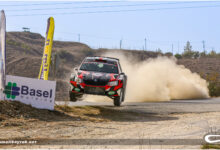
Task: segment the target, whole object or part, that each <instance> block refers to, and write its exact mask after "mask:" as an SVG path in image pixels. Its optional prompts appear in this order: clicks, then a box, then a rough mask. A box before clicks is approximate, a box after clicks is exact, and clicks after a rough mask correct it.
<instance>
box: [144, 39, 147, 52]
mask: <svg viewBox="0 0 220 150" xmlns="http://www.w3.org/2000/svg"><path fill="white" fill-rule="evenodd" d="M144 46H145V51H147V39H146V38H145V39H144Z"/></svg>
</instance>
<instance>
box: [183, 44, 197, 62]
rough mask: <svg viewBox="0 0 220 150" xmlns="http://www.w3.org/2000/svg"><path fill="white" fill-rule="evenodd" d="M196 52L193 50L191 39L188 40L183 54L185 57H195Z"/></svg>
mask: <svg viewBox="0 0 220 150" xmlns="http://www.w3.org/2000/svg"><path fill="white" fill-rule="evenodd" d="M193 55H194V52H193V50H192V46H191V44H190V42H189V41H187V42H186V46H185V47H184V52H183V54H182V56H183V57H185V58H193Z"/></svg>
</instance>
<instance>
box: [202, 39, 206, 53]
mask: <svg viewBox="0 0 220 150" xmlns="http://www.w3.org/2000/svg"><path fill="white" fill-rule="evenodd" d="M202 47H203V52H204V53H206V51H205V41H204V40H203V41H202Z"/></svg>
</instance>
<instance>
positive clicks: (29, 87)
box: [4, 75, 56, 110]
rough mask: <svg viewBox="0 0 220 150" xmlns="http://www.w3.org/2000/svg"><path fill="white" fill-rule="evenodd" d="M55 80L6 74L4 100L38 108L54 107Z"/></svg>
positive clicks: (51, 108)
mask: <svg viewBox="0 0 220 150" xmlns="http://www.w3.org/2000/svg"><path fill="white" fill-rule="evenodd" d="M55 92H56V81H48V80H39V79H33V78H25V77H18V76H11V75H6V86H5V91H4V93H5V100H12V101H14V100H16V101H20V102H22V103H25V104H29V105H31V106H33V107H36V108H40V109H50V110H53V109H54V101H55Z"/></svg>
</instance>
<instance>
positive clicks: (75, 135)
mask: <svg viewBox="0 0 220 150" xmlns="http://www.w3.org/2000/svg"><path fill="white" fill-rule="evenodd" d="M58 103H59V104H63V102H57V104H58ZM68 105H69V106H71V107H73V108H77V107H80V108H81V107H86V106H91V107H92V108H93V107H94V108H96V109H97V108H98V109H100V110H101V111H100V114H99V117H102V118H105V119H107V120H108V121H95V122H93V121H89V120H77V121H76V120H71V118H70V119H68V120H60V119H57V120H54V121H37V122H35V121H33V122H30V123H28V125H26V126H24V127H10V128H9V127H7V128H0V135H1V138H3V137H4V138H10V137H16V138H21V139H22V138H32V139H41V140H42V139H51V140H52V141H48V140H46V141H47V142H46V143H44V144H43V145H32V148H87V149H88V148H89V149H95V148H99V149H100V148H101V149H103V148H129V149H144V148H159V149H161V148H187V149H189V148H201V145H202V142H203V137H204V135H205V134H207V133H208V132H210V131H220V119H219V118H220V98H212V99H206V100H173V101H169V102H148V103H124V104H123V106H122V107H113V104H112V103H111V102H102V103H91V102H85V101H80V102H76V103H72V102H70V103H68ZM89 108H90V107H89ZM88 111H90V110H88ZM104 111H105V112H106V111H110V112H111V114H110V115H107V116H106V115H105V114H104ZM102 113H103V114H102ZM122 113H123V114H127V116H122V117H118V116H120V115H121V114H122ZM134 113H135V114H134ZM114 115H116V116H114ZM88 116H89V117H94V114H93V115H91V114H88ZM116 118H117V119H116ZM54 139H56V140H57V142H56V141H53V140H54ZM62 140H63V141H62ZM59 142H60V143H59ZM0 147H1V145H0ZM7 147H9V148H29V146H26V145H14V146H4V147H3V148H7Z"/></svg>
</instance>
